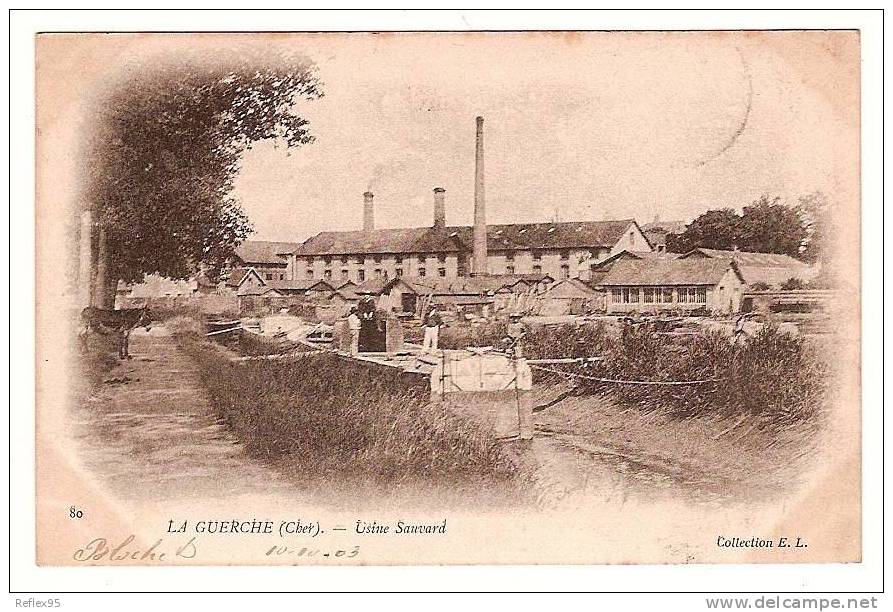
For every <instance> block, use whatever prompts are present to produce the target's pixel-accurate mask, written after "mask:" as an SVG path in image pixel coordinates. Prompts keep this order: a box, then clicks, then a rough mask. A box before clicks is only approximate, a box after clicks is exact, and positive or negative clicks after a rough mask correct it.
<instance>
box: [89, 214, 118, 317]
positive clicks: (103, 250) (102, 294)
mask: <svg viewBox="0 0 893 612" xmlns="http://www.w3.org/2000/svg"><path fill="white" fill-rule="evenodd" d="M107 297H108V243H107V240H106V234H105V228H104V227H100V228H99V244H98V245H97V247H96V282H95V283H93V305H94V306H96V307H97V308H102V309H106V308H108V307H109V306H108V300H107ZM112 307H114V305H112Z"/></svg>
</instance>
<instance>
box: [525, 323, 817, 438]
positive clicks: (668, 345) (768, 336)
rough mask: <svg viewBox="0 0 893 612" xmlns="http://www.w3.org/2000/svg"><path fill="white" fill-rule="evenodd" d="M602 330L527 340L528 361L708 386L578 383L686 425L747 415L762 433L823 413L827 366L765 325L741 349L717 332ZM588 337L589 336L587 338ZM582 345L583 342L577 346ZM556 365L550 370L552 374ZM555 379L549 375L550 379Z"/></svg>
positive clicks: (595, 374) (594, 374) (596, 374)
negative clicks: (562, 360)
mask: <svg viewBox="0 0 893 612" xmlns="http://www.w3.org/2000/svg"><path fill="white" fill-rule="evenodd" d="M604 331H605V330H604V328H594V329H592V330H591V331H587V332H583V331H580V330H574V329H572V328H564V329H560V330H549V332H548V333H542V334H537V333H533V334H530V335H529V336H528V343H527V345H526V346H527V350H526V352H527V353H528V355H529V356H531V357H534V356H536V357H558V356H562V357H564V356H573V357H582V356H589V355H599V354H600V355H601V356H602V357H604V359H603V360H602V361H600V362H598V363H596V364H592V365H590V366H582V365H581V366H563V367H561V369H563V370H564V371H567V372H574V373H577V374H582V375H583V376H587V377H591V378H602V379H609V380H612V381H618V380H620V381H622V380H626V381H661V382H674V381H676V382H678V381H708V382H704V383H701V384H690V385H669V384H665V385H638V384H622V383H616V382H602V381H598V380H590V379H587V378H581V379H578V381H579V387H580V388H581V390H583V391H585V392H589V393H610V394H611V395H613V396H614V397H615V398H617V399H619V400H621V401H622V402H623V403H626V404H629V405H634V406H636V407H637V408H639V409H640V410H644V411H651V410H657V409H661V410H667V411H669V412H670V413H671V414H673V415H675V416H677V417H680V418H687V417H692V416H700V415H718V416H724V417H739V416H744V415H750V416H754V417H756V418H757V421H758V422H759V424H760V425H761V426H764V427H767V428H770V429H779V428H781V427H784V426H787V425H789V424H791V423H794V422H805V421H809V420H811V419H813V418H814V417H815V416H816V414H817V413H818V412H820V411H821V410H822V407H823V403H824V397H825V393H826V391H827V390H826V388H825V381H826V380H827V378H828V370H827V364H826V363H825V362H824V361H823V360H822V359H821V357H820V356H819V355H817V354H814V353H813V352H811V351H810V350H809V349H808V347H807V346H806V345H805V344H804V341H803V340H801V339H799V338H794V337H791V336H789V335H787V334H783V333H780V332H779V331H778V330H777V329H776V328H774V327H771V326H764V327H763V328H762V329H761V330H760V331H759V332H758V333H757V334H756V335H755V336H753V337H751V338H749V339H747V340H746V341H745V342H744V343H743V344H737V345H736V344H733V343H732V342H731V341H730V338H729V336H727V335H725V334H722V333H720V332H716V331H713V332H705V333H701V334H696V335H692V336H686V337H682V338H679V339H675V340H672V341H671V340H668V337H667V336H661V335H658V334H655V333H652V332H651V331H650V330H649V329H648V328H647V327H645V326H640V327H630V328H627V329H624V330H623V332H622V333H621V334H619V335H617V336H612V335H610V334H606V333H604ZM587 335H588V337H587ZM581 338H585V340H584V341H582V342H581ZM559 367H560V366H553V369H555V368H559ZM553 376H554V375H553Z"/></svg>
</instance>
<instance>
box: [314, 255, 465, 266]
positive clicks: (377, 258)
mask: <svg viewBox="0 0 893 612" xmlns="http://www.w3.org/2000/svg"><path fill="white" fill-rule="evenodd" d="M446 258H447V256H446V255H445V254H443V253H441V254H439V255H437V261H438V262H439V263H446ZM321 259H322V262H323V263H324V264H325V265H327V266H330V265H332V261H333V258H332V257H331V256H329V255H325V256H323V257H321ZM350 259H351V258H350V257H348V256H347V255H341V256H340V257H338V260H339V261H340V262H341V263H342V264H346V263H349V262H350ZM403 259H404V257H403V255H396V256H395V257H394V263H396V264H402V263H403ZM417 259H418V262H419V263H420V264H424V263H426V262H427V261H428V256H427V255H418V256H417ZM353 260H354V262H355V263H358V264H363V263H366V258H365V257H364V256H362V255H359V256H357V257H354V258H353ZM314 261H316V258H314V257H308V258H307V265H312V264H313V262H314ZM372 261H373V263H381V255H373V256H372Z"/></svg>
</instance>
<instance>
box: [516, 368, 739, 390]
mask: <svg viewBox="0 0 893 612" xmlns="http://www.w3.org/2000/svg"><path fill="white" fill-rule="evenodd" d="M530 367H531V369H536V370H542V371H544V372H551V373H553V374H559V375H561V376H567V377H569V378H582V379H584V380H593V381H596V382H603V383H616V384H619V385H669V386H681V385H703V384H705V383H712V382H722V381H724V380H726V379H725V378H705V379H702V380H620V379H615V378H599V377H597V376H587V375H586V374H576V373H574V372H564V371H562V370H555V369H553V368H546V367H543V366H539V365H531V366H530Z"/></svg>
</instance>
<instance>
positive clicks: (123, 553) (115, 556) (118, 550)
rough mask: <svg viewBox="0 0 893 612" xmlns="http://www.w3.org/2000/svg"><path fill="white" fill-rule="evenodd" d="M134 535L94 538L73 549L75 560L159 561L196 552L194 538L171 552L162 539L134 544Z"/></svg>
mask: <svg viewBox="0 0 893 612" xmlns="http://www.w3.org/2000/svg"><path fill="white" fill-rule="evenodd" d="M135 540H136V536H134V535H132V534H131V535H129V536H127V537H126V538H125V539H124V540H123V541H121V542H117V543H110V542H109V540H108V539H107V538H96V539H94V540H91V541H90V542H88V543H87V545H86V546H84V547H83V548H79V549H77V550H76V551H74V560H75V561H82V562H87V561H112V562H126V561H143V562H152V561H155V562H161V561H167V560H169V559H175V558H179V559H194V558H195V556H196V555H197V554H198V550H197V549H196V547H195V538H194V537H193V538H190V539H189V541H188V542H186V543H185V544H182V545H180V546H177V547H176V548H174V549H173V552H171V549H170V547H169V546H165V544H164V539H162V538H159V539H157V540H155V543H154V544H152V545H151V546H149V547H145V546H139V545H136V544H134V541H135Z"/></svg>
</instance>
